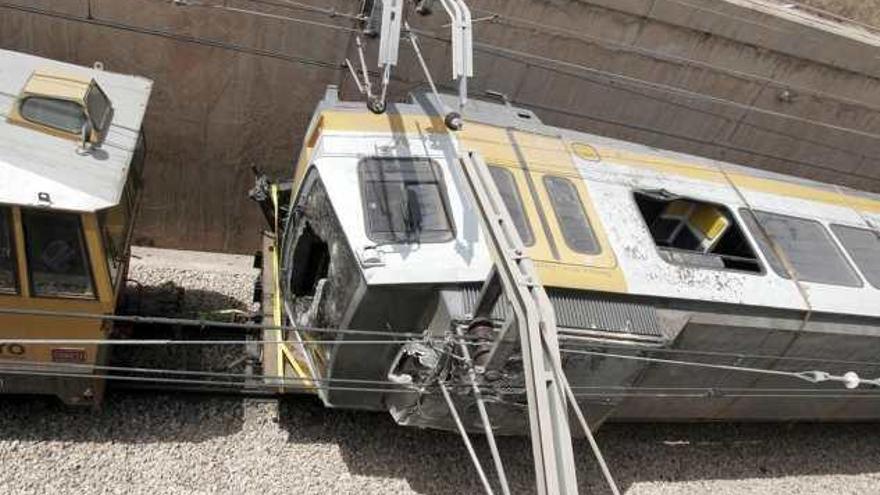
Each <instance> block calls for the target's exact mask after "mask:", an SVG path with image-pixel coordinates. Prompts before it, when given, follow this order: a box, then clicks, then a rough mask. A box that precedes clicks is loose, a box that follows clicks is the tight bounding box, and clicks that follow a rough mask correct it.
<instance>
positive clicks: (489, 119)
mask: <svg viewBox="0 0 880 495" xmlns="http://www.w3.org/2000/svg"><path fill="white" fill-rule="evenodd" d="M336 95H337V92H336V88H335V87H333V86H331V87H329V88H328V90H327V92H326V94H325V97H324V100H323V101H322V102H321V103H320V104H319V106H318V109H317V111H316V112H315V116H319V115H321V114H325V112H335V113H340V112H341V113H354V114H359V115H362V116H364V117H366V120H365V119H363V118H362V119H359V120H357V121H350V122H347V124H346V125H343V126H342V128H346V127H352V129H350V130H356V128H357V127H358V126H364V125H366V124H367V123H368V122H367V120H369V121H370V122H373V123H374V124H379V120H378V119H377V117H380V116H374V115H372V114H370V112H369V111H368V110H367V109H366V108H365V105H364V104H363V103H362V102H349V101H339V100H338V99H337V96H336ZM440 99H441V100H442V101H443V103H442V104H440V103H438V101H437V98H436V97H435V96H434V95H433V94H431V93H428V92H414V93H413V94H411V95H410V98H409V101H408V102H406V103H396V104H391V105H389V109H388V112H389V113H390V114H400V115H407V116H414V117H415V116H425V117H429V118H430V119H431V121H432V122H433V121H436V122H438V123H439V124H438V125H433V126H432V127H431V128H428V129H425V128H421V127H420V128H419V129H418V132H424V131H425V130H427V131H433V132H445V128H444V127H443V125H442V118H443V117H442V116H443V114H444V112H443V111H442V110H441V109H443V108H444V107H445V108H447V109H455V108H457V106H458V97H457V96H455V95H449V94H441V95H440ZM463 114H464V118H465V121H466V122H472V123H478V124H485V125H488V126H493V127H499V128H505V129H514V130H517V131H522V132H528V133H533V134H539V135H545V136H548V137H558V138H562V139H564V140H566V141H568V142H571V143H575V142H583V143H587V144H589V145H591V146H593V147H596V148H599V149H603V148H604V149H611V150H614V151H615V152H618V151H619V152H624V153H626V154H629V155H633V156H641V157H646V158H648V159H649V160H657V161H663V162H664V163H669V164H672V165H673V167H674V168H675V169H679V170H681V171H685V170H687V169H701V170H703V171H710V172H718V171H719V170H724V172H725V173H732V174H736V175H741V176H746V177H753V178H756V179H763V180H764V181H765V183H766V184H774V183H776V184H784V185H787V186H800V188H801V190H800V191H799V193H800V194H799V195H801V196H806V197H811V195H814V193H815V192H817V191H818V192H820V194H819V195H817V196H816V197H815V198H814V199H816V200H819V201H821V199H820V198H821V197H826V198H830V197H836V198H840V197H843V196H848V197H850V198H852V199H853V203H854V204H853V206H855V205H858V206H863V205H864V203H866V202H867V203H870V204H871V207H870V209H871V210H872V211H874V210H877V211H880V194H876V193H871V192H866V191H861V190H855V189H852V188H848V187H839V186H835V185H833V184H828V183H824V182H819V181H815V180H811V179H807V178H803V177H798V176H793V175H787V174H781V173H777V172H772V171H768V170H764V169H758V168H755V167H749V166H743V165H738V164H734V163H729V162H723V161H720V160H715V159H711V158H705V157H700V156H696V155H690V154H687V153H681V152H676V151H671V150H665V149H660V148H655V147H653V146H648V145H644V144H639V143H634V142H631V141H624V140H620V139H614V138H609V137H605V136H600V135H596V134H590V133H585V132H580V131H575V130H571V129H565V128H560V127H555V126H551V125H547V124H544V123H543V122H542V121H541V119H540V118H539V117H538V115H537V114H535V112H533V111H532V110H530V109H528V108H523V107H517V106H514V105H511V104H509V103H505V102H503V101H500V100H499V101H494V100H485V99H470V100H469V101H468V104H467V107H466V109H465V111H464V112H463ZM385 121H386V124H387V122H391V121H389V120H388V119H387V118H386V119H385ZM394 122H395V123H394V124H393V125H392V126H391V129H392V131H393V132H400V131H404V132H409V130H408V129H409V127H408V123H407V122H406V121H394ZM313 124H314V123H313ZM416 125H418V124H416ZM367 127H369V126H367ZM336 128H337V129H340V127H338V126H337V127H336ZM365 130H368V129H365ZM603 159H604V157H603ZM863 200H866V201H863ZM835 201H836V200H835Z"/></svg>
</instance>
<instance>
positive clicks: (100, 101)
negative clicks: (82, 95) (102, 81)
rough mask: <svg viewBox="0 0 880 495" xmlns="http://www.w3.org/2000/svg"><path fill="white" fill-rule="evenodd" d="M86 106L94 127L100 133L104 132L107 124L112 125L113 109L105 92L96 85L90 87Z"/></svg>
mask: <svg viewBox="0 0 880 495" xmlns="http://www.w3.org/2000/svg"><path fill="white" fill-rule="evenodd" d="M86 106H87V107H88V109H89V117H91V119H92V125H94V126H95V129H96V130H98V131H103V130H104V129H105V128H106V127H107V124H109V123H110V116H111V113H112V107H111V106H110V100H109V99H107V95H106V94H104V90H102V89H101V87H100V86H98V85H97V84H95V83H92V85H91V86H90V87H89V93H88V94H87V95H86Z"/></svg>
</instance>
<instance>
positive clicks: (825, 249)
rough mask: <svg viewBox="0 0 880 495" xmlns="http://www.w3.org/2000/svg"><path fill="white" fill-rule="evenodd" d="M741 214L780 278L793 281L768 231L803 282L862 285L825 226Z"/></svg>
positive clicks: (775, 216)
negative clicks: (768, 237)
mask: <svg viewBox="0 0 880 495" xmlns="http://www.w3.org/2000/svg"><path fill="white" fill-rule="evenodd" d="M741 212H742V216H743V219H744V220H745V223H746V226H747V227H748V229H749V231H751V232H752V235H754V236H755V238H756V239H758V245H759V246H760V247H761V251H763V252H764V256H766V257H767V260H768V262H769V263H770V266H771V267H773V270H774V271H775V272H776V273H777V274H779V276H780V277H783V278H791V274H790V273H788V270H787V269H786V267H785V264H784V263H783V262H782V260H780V259H779V256H777V254H776V251H775V250H774V249H773V243H771V242H770V240H769V239H767V238H766V237H765V235H764V231H766V232H767V235H769V236H770V238H771V239H772V240H773V241H774V242H775V244H776V245H777V246H778V247H779V249H780V250H781V251H782V253H783V254H784V255H785V257H786V258H787V259H788V262H789V263H790V264H791V267H792V268H793V269H794V270H795V272H796V274H797V277H798V279H799V280H802V281H804V282H815V283H820V284H831V285H842V286H847V287H861V286H862V281H861V280H860V279H859V277H858V275H856V273H855V271H853V269H852V267H851V266H850V265H849V263H848V262H847V261H846V258H844V257H843V253H841V252H840V249H839V248H838V247H837V245H835V244H834V241H833V240H832V238H831V234H829V233H828V231H827V230H825V227H823V226H822V224H821V223H819V222H817V221H815V220H807V219H804V218H796V217H790V216H787V215H779V214H776V213H767V212H763V211H755V212H754V215H753V214H752V212H750V211H749V210H746V209H743V210H741ZM758 222H760V225H759V224H758ZM762 227H763V229H762Z"/></svg>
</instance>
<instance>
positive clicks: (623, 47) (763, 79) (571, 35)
mask: <svg viewBox="0 0 880 495" xmlns="http://www.w3.org/2000/svg"><path fill="white" fill-rule="evenodd" d="M474 11H475V12H480V13H482V14H484V15H486V16H487V19H486V20H487V21H489V23H491V24H494V25H499V26H502V27H508V28H512V29H523V30H531V31H533V32H539V33H544V34H548V35H552V36H557V37H560V38H565V39H570V40H576V41H583V42H586V43H589V44H593V45H597V46H601V47H604V48H608V49H611V50H617V51H625V52H629V53H634V54H637V55H642V56H647V57H650V58H652V59H654V60H660V61H663V62H671V63H676V64H679V65H685V66H690V67H694V68H699V69H703V70H711V71H714V72H717V73H723V74H726V75H729V76H732V77H736V78H739V79H748V80H750V81H755V82H760V83H763V84H767V85H768V86H769V85H772V86H774V87H778V88H779V89H785V90H789V91H793V92H795V93H796V94H802V95H811V96H816V97H819V98H825V99H833V100H837V101H840V102H843V103H846V104H848V105H853V106H858V107H862V108H866V109H869V110H874V111H880V106H876V105H871V104H869V103H867V102H864V101H860V100H855V99H852V98H849V97H847V96H846V95H838V94H832V93H828V92H825V91H821V90H817V89H813V88H808V87H805V86H799V85H797V84H788V83H782V82H779V81H777V80H775V79H773V78H771V77H767V76H763V75H760V74H755V73H752V72H744V71H741V70H736V69H732V68H729V67H723V66H721V65H719V64H713V63H710V62H706V61H703V60H697V59H694V58H690V57H686V56H682V55H676V54H673V53H669V52H663V51H660V50H655V49H651V48H646V47H643V46H638V45H635V44H630V43H622V42H617V41H612V40H609V39H608V38H607V37H601V36H594V35H590V34H589V33H587V32H585V31H583V30H580V31H575V30H572V29H568V28H565V27H560V26H553V25H551V24H547V23H545V22H541V21H538V20H532V19H525V18H522V17H517V16H515V15H508V14H502V13H499V12H495V11H490V10H485V9H474Z"/></svg>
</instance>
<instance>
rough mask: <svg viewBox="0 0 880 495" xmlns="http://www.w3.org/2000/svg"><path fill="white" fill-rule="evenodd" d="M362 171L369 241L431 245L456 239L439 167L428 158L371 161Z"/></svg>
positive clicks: (361, 168) (374, 159)
mask: <svg viewBox="0 0 880 495" xmlns="http://www.w3.org/2000/svg"><path fill="white" fill-rule="evenodd" d="M359 171H360V177H361V189H362V191H363V196H364V210H365V215H366V226H367V236H368V237H369V238H370V240H372V241H374V242H378V243H432V242H446V241H449V240H451V239H452V238H453V237H454V235H453V230H452V220H451V218H450V216H449V211H448V208H447V206H446V205H447V202H446V193H445V190H444V187H443V176H442V174H441V171H440V167H438V166H437V164H436V163H434V162H433V161H431V160H429V159H427V158H368V159H365V160H363V161H362V162H361V163H360V166H359Z"/></svg>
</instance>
